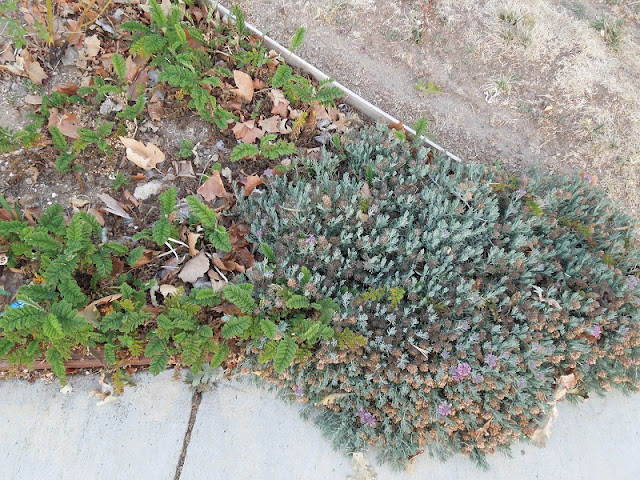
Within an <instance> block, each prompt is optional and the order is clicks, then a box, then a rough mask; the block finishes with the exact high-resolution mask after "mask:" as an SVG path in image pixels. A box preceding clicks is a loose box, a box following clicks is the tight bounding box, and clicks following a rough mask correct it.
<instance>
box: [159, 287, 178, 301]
mask: <svg viewBox="0 0 640 480" xmlns="http://www.w3.org/2000/svg"><path fill="white" fill-rule="evenodd" d="M160 293H161V294H162V296H163V297H165V298H166V297H168V296H169V295H175V294H176V293H178V287H174V286H173V285H169V284H164V285H160Z"/></svg>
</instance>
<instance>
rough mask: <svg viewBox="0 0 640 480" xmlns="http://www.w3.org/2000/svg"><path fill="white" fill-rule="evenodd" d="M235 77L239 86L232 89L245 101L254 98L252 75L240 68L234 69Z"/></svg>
mask: <svg viewBox="0 0 640 480" xmlns="http://www.w3.org/2000/svg"><path fill="white" fill-rule="evenodd" d="M233 79H234V81H235V82H236V86H237V87H238V88H233V89H231V91H232V92H233V93H235V94H236V95H237V96H239V97H240V98H241V99H242V100H244V101H245V102H250V101H251V100H252V99H253V91H254V89H253V80H252V79H251V77H250V76H249V75H248V74H247V73H245V72H241V71H240V70H234V71H233Z"/></svg>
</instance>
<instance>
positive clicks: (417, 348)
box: [409, 342, 429, 360]
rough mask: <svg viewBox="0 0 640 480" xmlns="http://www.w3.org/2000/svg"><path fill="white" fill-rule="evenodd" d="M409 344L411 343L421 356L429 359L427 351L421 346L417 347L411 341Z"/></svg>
mask: <svg viewBox="0 0 640 480" xmlns="http://www.w3.org/2000/svg"><path fill="white" fill-rule="evenodd" d="M409 345H411V346H412V347H413V348H415V349H416V350H418V351H419V352H420V353H421V354H422V355H423V356H424V358H426V359H427V360H428V359H429V353H428V352H427V351H426V350H424V349H423V348H420V347H417V346H415V345H414V344H413V343H411V342H409Z"/></svg>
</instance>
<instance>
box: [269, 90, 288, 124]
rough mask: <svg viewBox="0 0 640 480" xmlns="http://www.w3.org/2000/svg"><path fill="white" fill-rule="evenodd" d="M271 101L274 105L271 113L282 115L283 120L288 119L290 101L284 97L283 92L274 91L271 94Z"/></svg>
mask: <svg viewBox="0 0 640 480" xmlns="http://www.w3.org/2000/svg"><path fill="white" fill-rule="evenodd" d="M269 99H270V100H271V102H272V103H273V108H272V109H271V113H273V114H274V115H280V116H281V117H282V118H286V117H287V116H288V115H289V100H287V98H286V97H285V96H284V93H283V92H282V90H278V89H277V88H274V89H272V90H271V91H270V92H269Z"/></svg>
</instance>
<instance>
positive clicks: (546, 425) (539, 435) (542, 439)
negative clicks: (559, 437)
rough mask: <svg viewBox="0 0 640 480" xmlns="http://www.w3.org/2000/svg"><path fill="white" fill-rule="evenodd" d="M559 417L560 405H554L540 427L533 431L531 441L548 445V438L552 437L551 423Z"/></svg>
mask: <svg viewBox="0 0 640 480" xmlns="http://www.w3.org/2000/svg"><path fill="white" fill-rule="evenodd" d="M557 418H558V407H556V406H555V405H553V407H552V408H551V410H550V411H549V413H547V415H546V416H545V417H544V419H543V422H542V424H541V426H540V427H538V429H537V430H536V431H535V432H533V435H532V436H531V443H533V444H535V445H537V446H539V447H544V446H546V445H547V440H548V439H549V437H551V425H553V422H555V421H556V419H557Z"/></svg>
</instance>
